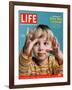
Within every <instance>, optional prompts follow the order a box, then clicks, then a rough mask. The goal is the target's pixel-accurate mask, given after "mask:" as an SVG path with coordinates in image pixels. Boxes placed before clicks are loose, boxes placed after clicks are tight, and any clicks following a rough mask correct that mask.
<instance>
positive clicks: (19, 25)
mask: <svg viewBox="0 0 72 90" xmlns="http://www.w3.org/2000/svg"><path fill="white" fill-rule="evenodd" d="M20 14H23V16H25V15H27V16H26V18H24V17H23V18H22V19H21V16H20ZM29 14H30V15H31V17H30V19H31V20H32V21H30V20H29ZM45 14H46V16H44V15H45ZM33 15H35V18H34V16H33ZM41 15H43V16H44V17H46V19H43V18H44V17H43V16H41ZM47 15H48V17H49V18H47ZM38 18H40V19H43V20H48V21H46V22H44V21H43V20H42V21H43V22H42V21H39V20H40V19H38ZM23 19H24V20H25V21H23ZM21 20H22V21H21ZM33 20H35V21H33ZM43 23H44V24H47V23H48V24H49V26H50V27H52V30H53V29H55V30H54V32H56V33H55V34H56V35H57V37H58V39H59V40H60V45H62V47H61V49H62V50H63V60H64V61H63V76H62V77H61V76H58V77H57V76H55V77H51V76H50V77H48V76H47V75H46V77H45V76H43V77H42V78H41V77H38V78H37V77H31V78H27V77H26V78H19V77H18V75H19V67H18V66H19V52H20V49H21V48H22V47H23V46H22V45H23V43H22V41H23V40H22V39H21V38H20V33H24V32H20V30H21V29H24V28H25V29H26V25H28V27H29V28H30V27H31V28H32V27H33V26H31V25H34V26H36V25H37V24H43ZM60 29H62V30H61V31H60ZM58 30H59V32H58ZM60 32H61V33H60ZM21 37H22V36H21ZM23 38H25V37H24V36H23ZM20 41H21V42H20ZM46 79H47V80H46ZM61 85H70V5H64V4H46V3H33V2H16V1H10V2H9V88H11V89H12V88H30V87H45V86H61Z"/></svg>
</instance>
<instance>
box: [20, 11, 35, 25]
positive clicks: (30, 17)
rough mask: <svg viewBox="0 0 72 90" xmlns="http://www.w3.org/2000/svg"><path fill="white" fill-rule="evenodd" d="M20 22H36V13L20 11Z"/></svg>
mask: <svg viewBox="0 0 72 90" xmlns="http://www.w3.org/2000/svg"><path fill="white" fill-rule="evenodd" d="M20 23H22V24H37V14H29V13H21V14H20Z"/></svg>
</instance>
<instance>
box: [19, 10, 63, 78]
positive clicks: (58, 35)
mask: <svg viewBox="0 0 72 90" xmlns="http://www.w3.org/2000/svg"><path fill="white" fill-rule="evenodd" d="M18 28H19V29H18V30H19V31H18V34H19V47H18V48H19V49H18V50H19V70H18V71H19V79H30V78H31V79H33V78H34V79H38V78H52V77H53V78H55V77H59V78H60V77H63V13H61V12H43V11H26V10H19V12H18Z"/></svg>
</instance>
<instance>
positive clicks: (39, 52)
mask: <svg viewBox="0 0 72 90" xmlns="http://www.w3.org/2000/svg"><path fill="white" fill-rule="evenodd" d="M50 50H52V48H51V42H50V41H47V40H46V38H44V37H43V38H39V40H38V42H37V43H36V44H35V45H34V47H33V53H34V56H35V57H36V58H37V59H38V60H46V59H48V51H50Z"/></svg>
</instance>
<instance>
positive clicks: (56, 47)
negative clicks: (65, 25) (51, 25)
mask: <svg viewBox="0 0 72 90" xmlns="http://www.w3.org/2000/svg"><path fill="white" fill-rule="evenodd" d="M52 48H53V52H54V54H58V52H59V50H60V45H59V43H58V41H57V40H56V38H55V37H54V38H53V40H52Z"/></svg>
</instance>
